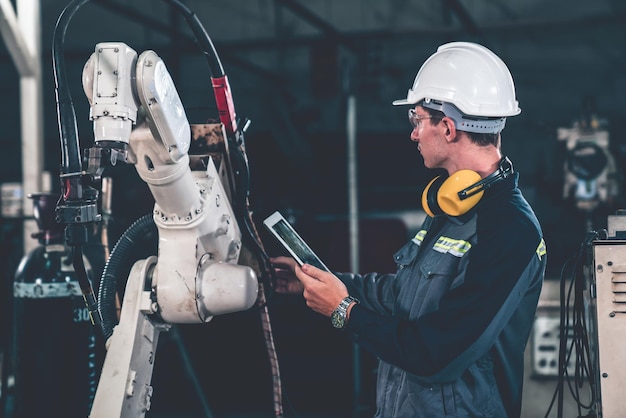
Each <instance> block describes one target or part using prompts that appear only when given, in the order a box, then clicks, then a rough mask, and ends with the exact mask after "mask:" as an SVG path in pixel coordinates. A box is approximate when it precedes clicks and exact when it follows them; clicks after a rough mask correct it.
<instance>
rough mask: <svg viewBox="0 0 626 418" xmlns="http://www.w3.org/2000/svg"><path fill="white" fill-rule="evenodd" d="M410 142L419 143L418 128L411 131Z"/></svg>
mask: <svg viewBox="0 0 626 418" xmlns="http://www.w3.org/2000/svg"><path fill="white" fill-rule="evenodd" d="M411 141H415V142H417V141H419V129H418V128H413V130H412V131H411Z"/></svg>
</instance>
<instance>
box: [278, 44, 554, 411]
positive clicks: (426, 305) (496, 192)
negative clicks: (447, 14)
mask: <svg viewBox="0 0 626 418" xmlns="http://www.w3.org/2000/svg"><path fill="white" fill-rule="evenodd" d="M393 104H394V105H401V106H408V115H409V120H410V122H411V124H412V127H413V130H412V132H411V140H412V141H414V142H415V143H416V144H417V150H418V151H419V152H420V153H421V155H422V157H423V160H424V165H425V166H426V167H428V168H433V169H434V168H441V169H444V170H445V171H446V172H447V173H448V175H447V176H445V175H444V176H440V177H437V178H436V179H433V180H432V181H431V182H430V183H429V184H428V186H427V187H426V189H425V190H424V193H423V195H422V205H423V208H424V210H425V212H426V213H427V214H428V216H427V217H426V219H425V221H424V223H423V225H422V227H421V229H420V230H419V232H418V233H417V234H416V235H415V237H413V238H412V239H411V240H410V241H409V242H408V243H407V244H406V245H404V246H403V247H402V248H400V249H399V250H398V251H397V252H396V253H395V254H393V257H394V260H395V263H396V264H397V271H396V272H395V273H394V274H391V273H386V274H383V273H368V274H352V273H330V272H327V271H323V270H320V269H318V268H316V267H313V266H311V265H308V264H304V265H302V267H300V266H299V265H298V264H297V263H296V262H295V261H294V260H293V259H291V258H289V257H283V256H279V257H272V259H271V262H272V265H273V266H274V268H275V270H276V275H277V291H278V292H282V293H296V292H303V295H304V298H305V300H306V304H307V306H308V307H310V308H311V309H313V310H314V311H316V312H318V313H320V314H322V315H325V316H328V317H329V318H330V319H331V321H330V322H331V323H332V325H333V326H334V327H336V328H338V329H341V330H343V331H344V332H345V333H346V334H347V335H349V336H350V337H351V338H352V339H353V340H354V341H355V342H356V343H358V344H359V346H360V347H362V348H364V349H366V350H369V351H370V352H371V353H372V354H373V355H374V356H376V357H377V358H378V359H379V366H378V372H377V386H376V387H377V390H376V415H375V417H376V418H401V417H410V418H415V417H433V418H441V417H444V416H450V417H453V416H454V417H495V418H502V417H509V418H515V417H520V415H521V404H522V402H521V399H522V383H523V373H524V350H525V347H526V343H527V341H528V337H529V334H530V331H531V327H532V324H533V320H534V316H535V311H536V308H537V303H538V299H539V294H540V291H541V287H542V283H543V279H544V274H545V268H546V247H545V243H544V240H543V237H542V231H541V226H540V224H539V221H538V219H537V217H536V215H535V214H534V212H533V210H532V208H531V206H530V205H529V203H528V202H527V201H526V200H525V198H524V197H523V195H522V193H521V191H520V189H519V187H518V182H519V173H518V172H517V171H515V170H514V169H513V164H512V163H511V161H510V160H509V159H508V158H507V157H506V156H504V155H503V153H502V149H501V132H502V130H503V129H504V126H505V122H506V118H507V117H509V116H514V115H518V114H519V113H520V112H521V110H520V108H519V106H518V102H517V100H516V97H515V86H514V83H513V78H512V76H511V74H510V72H509V69H508V68H507V66H506V65H505V63H504V62H503V61H502V60H501V59H500V58H499V57H498V56H497V55H495V54H494V53H493V52H492V51H491V50H489V49H487V48H485V47H484V46H482V45H479V44H475V43H470V42H452V43H447V44H444V45H442V46H440V47H439V48H438V49H437V51H436V52H435V53H434V54H433V55H431V56H430V57H429V58H428V59H427V60H426V61H425V62H424V63H423V65H422V66H421V68H420V70H419V72H418V73H417V76H416V78H415V81H414V84H413V87H412V88H411V89H410V90H409V91H408V94H407V97H406V98H404V99H401V100H396V101H394V102H393Z"/></svg>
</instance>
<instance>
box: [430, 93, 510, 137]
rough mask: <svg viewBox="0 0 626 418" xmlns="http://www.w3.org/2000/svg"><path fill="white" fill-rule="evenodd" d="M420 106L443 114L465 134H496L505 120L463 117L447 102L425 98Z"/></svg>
mask: <svg viewBox="0 0 626 418" xmlns="http://www.w3.org/2000/svg"><path fill="white" fill-rule="evenodd" d="M420 106H424V107H427V108H429V109H433V110H438V111H440V112H443V113H444V114H445V115H446V116H447V117H449V118H450V119H452V120H453V121H454V123H455V124H456V129H458V130H459V131H465V132H474V133H479V134H497V133H499V132H501V131H502V130H503V129H504V125H505V123H506V118H481V117H475V116H469V115H464V114H463V113H461V112H460V111H459V109H458V108H457V107H456V106H455V105H453V104H452V103H448V102H441V101H436V100H432V99H430V98H426V99H424V100H422V101H421V102H420Z"/></svg>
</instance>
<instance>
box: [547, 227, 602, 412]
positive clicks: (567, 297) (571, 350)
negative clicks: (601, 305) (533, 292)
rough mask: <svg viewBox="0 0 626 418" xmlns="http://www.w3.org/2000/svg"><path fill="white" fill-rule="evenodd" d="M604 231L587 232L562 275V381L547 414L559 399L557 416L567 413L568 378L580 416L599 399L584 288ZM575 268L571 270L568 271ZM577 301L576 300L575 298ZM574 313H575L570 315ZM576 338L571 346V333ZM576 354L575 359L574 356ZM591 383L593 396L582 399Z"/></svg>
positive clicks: (560, 341)
mask: <svg viewBox="0 0 626 418" xmlns="http://www.w3.org/2000/svg"><path fill="white" fill-rule="evenodd" d="M602 235H603V233H602V231H600V232H596V231H592V232H590V233H588V234H587V236H586V237H585V239H584V240H583V242H582V243H581V245H580V248H579V250H578V252H577V254H576V256H574V257H572V258H571V259H569V260H567V261H566V262H565V263H564V265H563V267H562V269H561V276H560V310H559V314H560V329H559V362H558V383H557V387H556V389H555V392H554V394H553V396H552V400H551V402H550V405H549V407H548V410H547V412H546V415H545V417H546V418H547V417H548V415H549V414H550V412H551V410H552V408H553V406H554V403H555V401H556V400H557V399H558V406H557V416H558V417H559V418H562V417H563V400H564V399H563V397H564V393H565V382H566V381H567V387H568V390H569V392H570V394H571V395H572V397H573V399H574V401H575V402H576V407H577V410H578V416H582V409H587V410H591V409H593V406H594V404H595V402H596V400H597V399H596V390H595V383H596V382H595V381H594V379H593V376H594V373H595V370H594V365H593V364H592V361H593V359H592V358H591V348H590V345H589V335H588V332H587V329H588V325H587V322H586V315H585V303H584V291H585V271H584V267H585V266H586V265H587V263H588V260H587V259H586V257H585V254H586V251H587V250H588V249H589V247H590V245H591V243H592V241H593V240H594V239H596V238H598V237H601V236H602ZM568 269H571V272H568ZM568 278H569V286H568V287H567V292H566V282H567V279H568ZM572 301H573V302H572ZM570 313H571V317H570ZM570 331H571V337H572V341H571V343H570V344H569V347H568V337H569V336H570ZM572 355H574V359H572ZM571 361H575V362H574V376H570V375H569V371H568V365H569V364H571V363H570V362H571ZM585 383H588V384H589V386H590V399H589V402H588V403H585V402H583V401H582V398H581V393H580V388H582V387H583V386H584V384H585Z"/></svg>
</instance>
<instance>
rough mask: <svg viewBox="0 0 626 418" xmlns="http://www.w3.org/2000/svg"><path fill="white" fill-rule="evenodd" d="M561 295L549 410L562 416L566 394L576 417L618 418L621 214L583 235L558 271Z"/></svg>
mask: <svg viewBox="0 0 626 418" xmlns="http://www.w3.org/2000/svg"><path fill="white" fill-rule="evenodd" d="M560 293H561V298H560V299H561V300H560V310H561V315H560V336H559V337H560V342H559V350H558V352H559V360H558V370H559V376H558V377H559V382H558V385H557V388H556V390H555V393H554V397H553V401H552V404H551V405H550V409H552V407H553V406H554V405H555V403H556V405H557V408H556V409H557V416H558V417H559V418H560V417H563V416H567V415H564V403H565V395H566V394H568V402H569V401H570V400H572V399H573V401H574V402H575V410H576V411H577V416H579V417H589V418H618V417H622V416H623V415H624V413H623V410H622V407H621V396H622V394H623V393H624V390H626V383H625V382H626V371H625V370H624V367H623V360H622V358H621V353H623V352H625V351H626V339H625V338H624V329H625V328H626V296H625V295H626V211H624V210H619V211H617V212H616V214H614V215H609V216H608V221H607V229H600V230H597V231H591V232H589V233H588V234H587V236H586V238H585V240H584V241H583V242H582V243H581V244H580V248H579V251H578V253H577V254H576V256H575V257H573V258H572V259H570V261H569V262H568V263H566V265H565V266H564V268H563V277H562V278H561V289H560ZM557 401H558V402H557ZM548 413H549V411H548ZM546 416H548V414H546Z"/></svg>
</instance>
